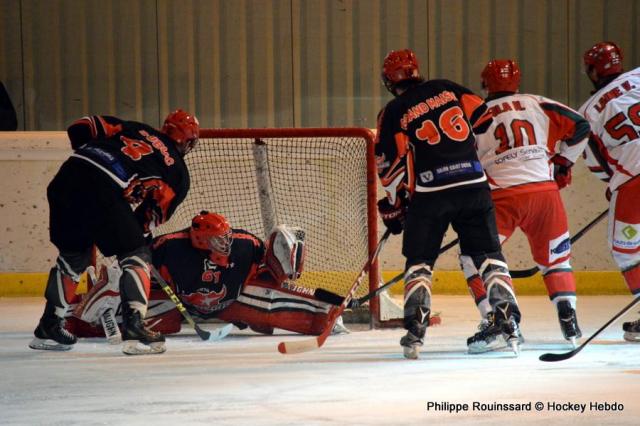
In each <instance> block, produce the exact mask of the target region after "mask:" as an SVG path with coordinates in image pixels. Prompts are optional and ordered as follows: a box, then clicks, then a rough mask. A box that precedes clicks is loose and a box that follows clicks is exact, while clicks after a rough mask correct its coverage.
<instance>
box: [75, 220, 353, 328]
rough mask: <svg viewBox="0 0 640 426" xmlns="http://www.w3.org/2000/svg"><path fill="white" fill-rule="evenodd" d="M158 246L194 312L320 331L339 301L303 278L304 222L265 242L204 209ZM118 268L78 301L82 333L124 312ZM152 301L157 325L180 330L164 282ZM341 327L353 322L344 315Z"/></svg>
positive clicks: (168, 276) (159, 262) (163, 269)
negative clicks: (320, 294) (300, 282)
mask: <svg viewBox="0 0 640 426" xmlns="http://www.w3.org/2000/svg"><path fill="white" fill-rule="evenodd" d="M151 251H152V255H153V264H154V265H155V267H156V268H157V269H158V270H159V271H160V273H161V274H162V276H163V277H164V278H165V280H166V281H167V282H168V283H169V284H170V285H171V286H172V287H173V288H174V290H175V293H176V294H177V295H178V297H179V298H180V300H181V301H182V303H183V305H184V306H185V307H186V308H187V309H188V311H189V312H190V313H191V315H193V316H194V317H197V318H202V319H210V318H218V319H220V320H223V321H226V322H229V323H233V324H235V325H237V326H238V327H240V328H246V327H250V328H251V329H252V330H253V331H256V332H259V333H264V334H271V333H272V332H273V329H274V328H280V329H284V330H289V331H293V332H296V333H302V334H315V335H317V334H320V332H322V330H323V329H324V327H325V324H326V321H327V314H328V312H329V309H330V308H331V306H332V305H330V304H328V303H326V302H323V301H320V300H318V299H317V298H316V297H314V293H313V290H311V289H307V288H303V287H300V286H297V285H296V284H295V280H296V279H297V278H298V277H299V276H300V274H301V273H302V268H303V263H304V254H305V246H304V232H303V231H302V230H301V229H299V228H294V227H290V226H286V225H279V226H277V227H276V228H275V229H274V230H273V232H272V233H271V235H270V237H269V239H268V242H266V243H264V242H263V241H261V240H260V239H259V238H258V237H256V236H255V235H253V234H251V233H250V232H247V231H245V230H242V229H235V228H231V227H230V226H229V224H228V222H227V220H226V219H225V218H224V216H222V215H219V214H216V213H209V212H206V211H203V212H201V213H200V214H199V215H197V216H195V217H194V218H193V220H192V224H191V227H190V228H187V229H184V230H182V231H178V232H172V233H170V234H166V235H162V236H159V237H157V238H156V239H155V240H154V241H153V244H152V247H151ZM115 268H117V266H116V267H115ZM118 274H119V272H118V271H114V268H113V267H112V268H110V269H109V270H108V273H107V274H104V273H103V274H102V279H100V280H98V284H97V285H96V286H94V287H93V288H92V290H91V291H90V292H89V293H87V295H86V296H84V297H83V299H82V301H81V302H80V303H79V305H78V306H77V307H76V308H75V309H74V317H73V318H71V319H70V320H69V321H68V323H69V328H70V329H72V330H73V331H74V332H76V334H77V335H78V336H80V337H93V336H102V335H104V332H103V330H102V329H101V328H102V327H99V326H98V324H99V321H100V318H101V317H102V316H103V314H104V313H105V312H107V311H108V310H111V311H112V312H114V313H117V312H118V305H119V304H120V298H119V297H118V289H117V286H115V285H114V281H115V279H114V278H115V276H117V275H118ZM109 275H110V276H109ZM149 306H150V308H149V315H148V319H147V322H148V323H149V324H150V327H151V329H152V330H156V331H160V332H162V333H164V334H171V333H177V332H178V331H180V323H181V316H180V314H179V313H178V311H177V310H176V309H175V305H174V304H173V302H170V301H169V300H168V299H167V296H166V294H165V293H164V292H163V291H162V290H160V289H155V288H154V289H152V292H151V297H150V302H149ZM118 319H119V318H118V316H117V315H116V317H115V321H117V320H118ZM79 320H80V321H79ZM103 327H104V328H105V329H106V328H107V327H106V326H105V325H104V324H103ZM105 331H108V330H105ZM334 331H335V332H345V331H347V330H346V328H344V326H342V324H341V322H340V323H339V324H338V326H337V327H336V328H334ZM107 334H108V333H107Z"/></svg>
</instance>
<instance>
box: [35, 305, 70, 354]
mask: <svg viewBox="0 0 640 426" xmlns="http://www.w3.org/2000/svg"><path fill="white" fill-rule="evenodd" d="M54 311H55V306H53V305H51V304H49V303H47V305H46V307H45V310H44V314H42V318H41V319H40V322H39V323H38V327H36V329H35V331H34V332H33V334H34V336H35V337H34V338H33V340H32V341H31V343H29V347H30V348H31V349H37V350H48V351H68V350H69V349H71V348H72V347H73V345H74V344H75V343H76V341H77V339H76V336H74V335H73V334H71V333H70V332H69V331H67V330H66V329H65V328H64V319H63V318H60V317H58V316H57V315H56V314H55V313H54Z"/></svg>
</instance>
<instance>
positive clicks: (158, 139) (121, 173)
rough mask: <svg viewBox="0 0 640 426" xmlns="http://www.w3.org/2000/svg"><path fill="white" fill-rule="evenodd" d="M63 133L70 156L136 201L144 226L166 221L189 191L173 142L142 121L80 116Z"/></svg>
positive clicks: (183, 167)
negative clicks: (86, 163) (69, 146)
mask: <svg viewBox="0 0 640 426" xmlns="http://www.w3.org/2000/svg"><path fill="white" fill-rule="evenodd" d="M67 133H68V135H69V139H70V141H71V147H72V148H73V150H74V153H73V154H72V157H75V158H78V159H81V160H83V161H85V162H88V163H90V164H92V165H93V166H95V167H96V168H97V169H99V170H101V171H102V172H103V173H105V174H106V175H107V176H109V177H110V178H111V180H112V181H113V182H114V183H115V184H116V185H118V186H119V187H120V188H121V189H122V190H123V196H124V197H125V198H126V199H127V201H129V202H130V203H131V204H132V205H137V206H138V207H137V208H136V216H138V218H139V220H140V222H141V223H142V224H143V226H144V227H145V228H146V230H148V228H149V225H151V224H152V225H159V224H161V223H164V222H166V221H167V220H168V219H169V218H170V217H171V215H172V214H173V212H174V211H175V209H176V207H177V206H178V205H179V204H180V203H181V202H182V200H184V198H185V197H186V195H187V192H188V191H189V185H190V181H189V171H188V169H187V166H186V164H185V162H184V160H183V159H182V155H180V153H179V152H178V150H177V149H176V147H175V143H174V142H173V141H172V140H171V138H169V137H168V136H167V135H165V134H164V133H162V132H160V131H158V130H156V129H154V128H153V127H151V126H148V125H146V124H143V123H138V122H135V121H123V120H121V119H119V118H116V117H110V116H97V115H94V116H90V117H83V118H81V119H79V120H77V121H76V122H75V123H73V124H72V125H71V126H70V127H69V128H68V129H67Z"/></svg>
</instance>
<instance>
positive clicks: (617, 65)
mask: <svg viewBox="0 0 640 426" xmlns="http://www.w3.org/2000/svg"><path fill="white" fill-rule="evenodd" d="M622 59H623V56H622V51H621V50H620V48H619V47H618V46H616V45H615V43H612V42H601V43H597V44H595V45H594V46H593V47H591V48H590V49H589V50H587V51H586V52H585V54H584V65H585V72H586V73H587V75H588V76H589V79H590V80H591V82H592V83H593V85H594V87H595V91H594V92H593V93H592V96H591V97H590V98H589V99H588V100H587V101H586V102H585V103H584V105H582V107H580V112H581V113H582V114H583V115H584V116H585V118H586V119H587V120H588V121H589V123H590V124H591V131H592V133H591V137H590V138H589V144H588V146H587V149H585V152H584V154H585V159H586V163H587V165H588V166H589V169H590V170H591V171H592V172H593V173H594V174H595V175H596V176H598V178H600V179H602V180H604V181H605V182H608V188H607V192H606V195H607V199H608V200H609V203H610V205H609V227H608V228H609V229H608V239H609V248H610V250H611V252H612V254H613V259H614V260H615V262H616V263H617V264H618V267H619V268H620V270H621V271H622V275H623V276H624V279H625V281H626V283H627V286H628V287H629V290H630V291H631V293H632V294H633V295H635V296H636V297H639V296H640V209H638V200H640V178H638V176H639V175H640V136H639V135H640V68H636V69H634V70H631V71H628V72H624V70H623V67H622ZM623 330H624V332H625V333H624V338H625V339H626V340H629V341H633V342H639V341H640V320H637V321H633V322H625V323H624V324H623Z"/></svg>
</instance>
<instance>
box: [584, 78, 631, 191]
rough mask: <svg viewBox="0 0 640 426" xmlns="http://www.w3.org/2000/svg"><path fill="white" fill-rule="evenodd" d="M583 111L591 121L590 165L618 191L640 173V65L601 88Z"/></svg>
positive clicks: (610, 187) (588, 153) (586, 151)
mask: <svg viewBox="0 0 640 426" xmlns="http://www.w3.org/2000/svg"><path fill="white" fill-rule="evenodd" d="M580 112H581V113H582V114H583V115H584V116H585V118H586V119H587V120H588V121H589V123H590V124H591V132H592V135H591V138H590V139H589V145H588V147H587V149H586V150H585V160H586V163H587V166H588V167H589V169H590V170H591V171H592V172H593V173H594V174H595V175H596V176H597V177H598V178H600V179H602V180H604V181H608V182H609V189H610V190H611V191H615V190H616V189H617V188H618V187H619V186H620V185H622V184H624V183H626V182H627V181H629V180H630V179H631V178H633V177H634V176H638V175H639V174H640V68H636V69H634V70H632V71H628V72H626V73H623V74H621V75H619V76H618V77H617V78H615V79H613V80H612V81H611V82H609V84H607V85H606V86H604V87H602V88H600V90H598V91H597V92H596V93H595V94H593V96H591V97H590V98H589V100H587V101H586V102H585V103H584V104H583V105H582V107H580Z"/></svg>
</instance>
